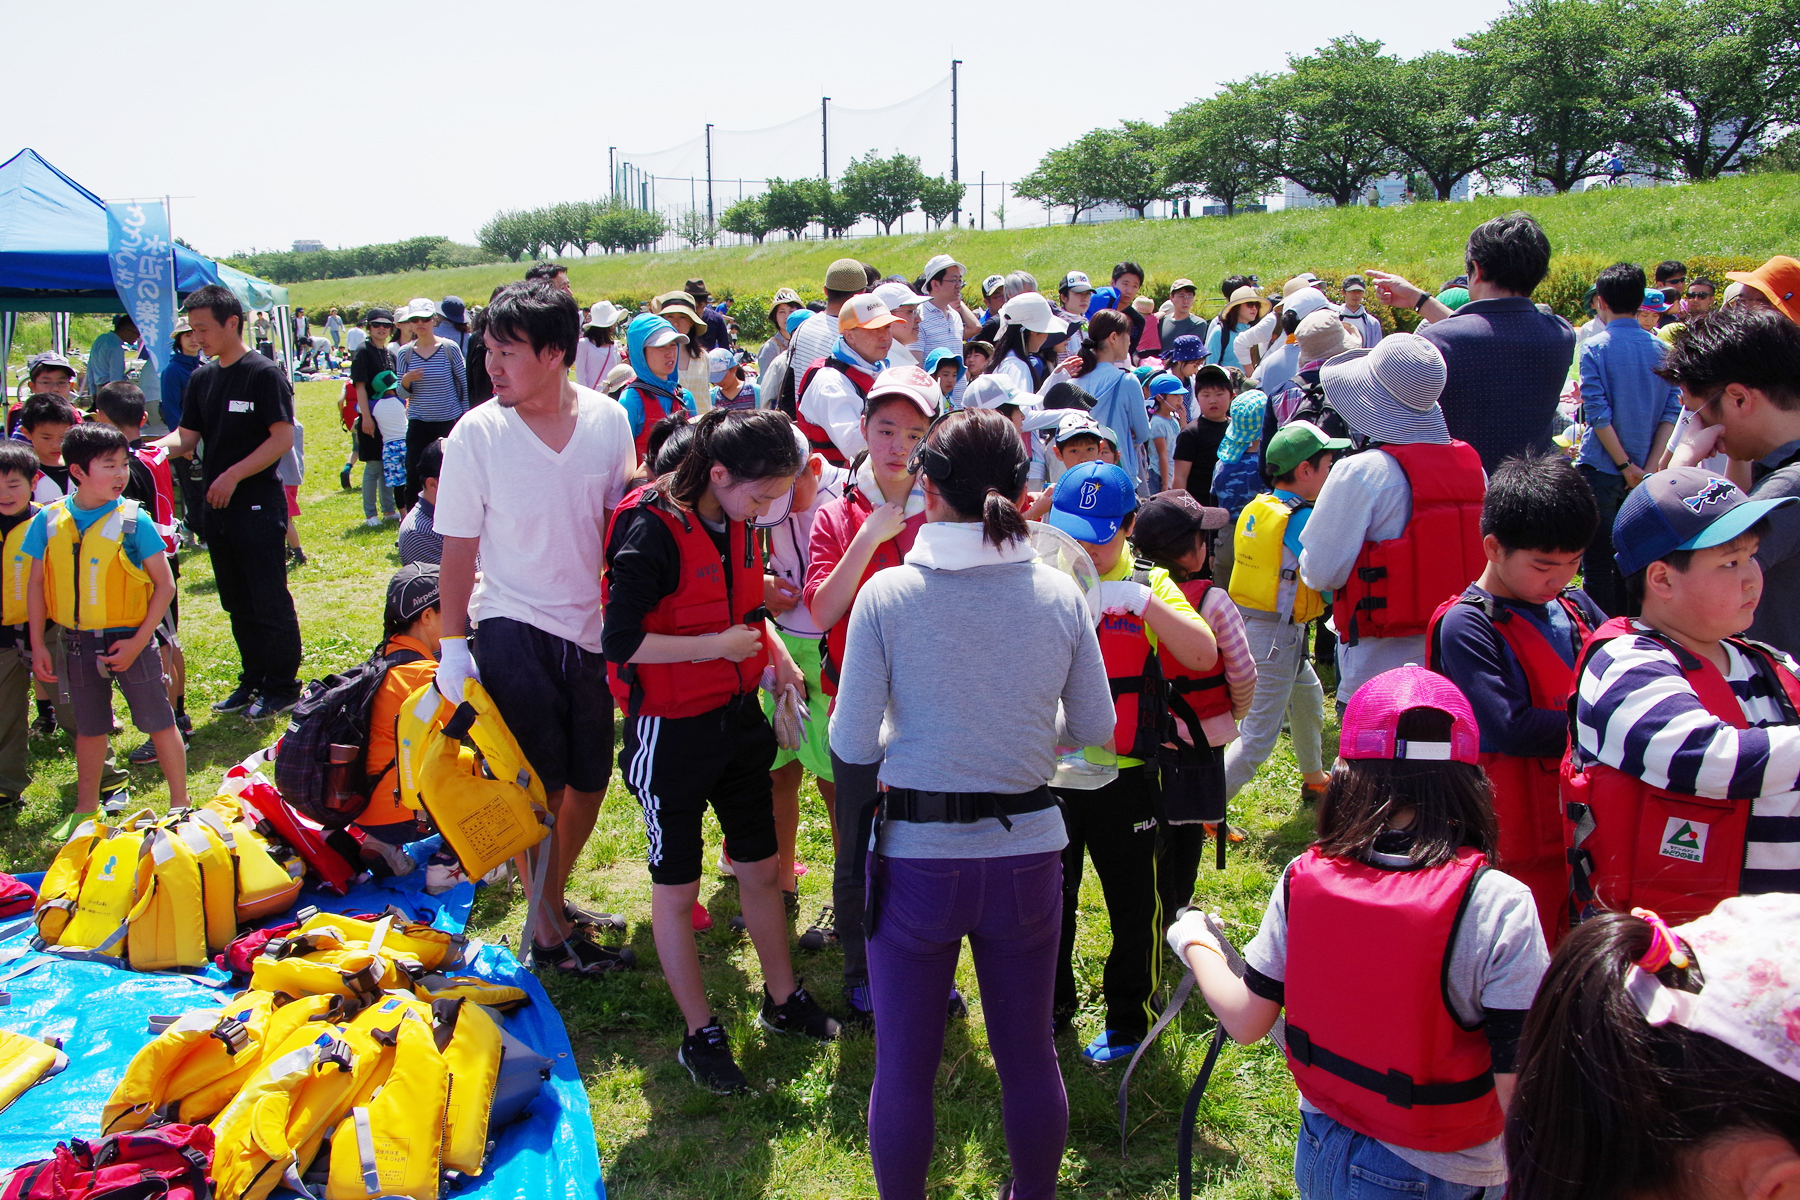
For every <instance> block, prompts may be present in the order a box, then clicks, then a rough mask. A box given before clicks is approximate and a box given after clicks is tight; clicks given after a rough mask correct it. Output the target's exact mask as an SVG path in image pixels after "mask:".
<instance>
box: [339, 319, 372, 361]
mask: <svg viewBox="0 0 1800 1200" xmlns="http://www.w3.org/2000/svg"><path fill="white" fill-rule="evenodd" d="M368 340H369V335H368V333H367V332H365V331H364V329H363V327H362V326H361V325H352V326H351V327H350V328H349V329H348V330H347V331H346V332H345V333H344V349H346V350H348V351H349V352H350V353H352V354H355V353H356V352H357V351H358V350H361V349H362V348H363V343H364V342H366V341H368Z"/></svg>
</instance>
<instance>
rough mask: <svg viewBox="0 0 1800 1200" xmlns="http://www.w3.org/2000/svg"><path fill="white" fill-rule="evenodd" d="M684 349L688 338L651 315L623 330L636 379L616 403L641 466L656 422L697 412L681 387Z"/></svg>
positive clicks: (641, 315)
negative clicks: (628, 425)
mask: <svg viewBox="0 0 1800 1200" xmlns="http://www.w3.org/2000/svg"><path fill="white" fill-rule="evenodd" d="M685 345H687V338H686V337H685V336H684V335H682V334H680V333H677V332H676V331H675V327H674V326H673V325H671V324H669V323H668V322H667V321H665V320H664V319H663V318H661V317H659V316H656V315H655V314H654V313H639V314H638V315H637V316H635V317H633V318H631V323H630V324H628V325H627V326H625V357H626V361H628V362H629V363H630V364H631V369H632V370H633V371H635V372H636V373H637V376H636V378H634V379H633V380H632V381H631V382H630V383H629V384H628V385H626V387H625V390H624V391H622V392H620V393H619V403H620V404H622V405H624V406H625V416H626V417H627V418H629V419H630V421H631V436H632V438H633V439H634V440H635V441H636V443H637V456H638V462H639V463H640V464H642V463H643V462H644V461H645V460H646V459H647V458H648V457H649V444H648V443H649V440H650V431H651V430H652V429H654V428H655V427H656V425H657V423H658V422H659V421H661V420H662V419H663V418H664V417H668V416H673V415H674V414H675V413H676V412H678V411H683V410H685V411H686V413H687V415H688V416H690V417H692V416H693V415H694V414H695V412H696V411H697V410H696V408H695V403H694V395H693V393H692V392H690V391H688V390H687V389H686V388H684V387H682V386H681V376H680V374H679V371H680V360H681V348H682V347H683V346H685Z"/></svg>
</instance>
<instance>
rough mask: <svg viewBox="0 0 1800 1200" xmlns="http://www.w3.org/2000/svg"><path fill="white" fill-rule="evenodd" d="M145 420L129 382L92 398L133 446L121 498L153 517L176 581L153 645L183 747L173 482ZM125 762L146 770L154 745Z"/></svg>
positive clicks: (186, 725)
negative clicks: (128, 479)
mask: <svg viewBox="0 0 1800 1200" xmlns="http://www.w3.org/2000/svg"><path fill="white" fill-rule="evenodd" d="M148 417H149V407H148V405H147V404H146V403H145V401H144V393H143V392H142V391H140V390H139V389H138V386H137V384H135V383H131V382H130V381H128V380H123V379H115V380H114V381H113V382H111V383H109V384H107V385H106V386H104V387H102V388H101V389H100V394H99V395H98V396H96V397H95V399H94V412H93V419H94V420H96V421H99V422H100V423H101V424H103V425H111V426H112V427H113V428H114V429H117V430H118V431H119V432H120V433H122V434H124V435H125V440H126V441H127V442H129V443H131V461H130V462H129V463H128V464H127V465H128V466H129V467H130V468H131V482H129V483H127V484H126V485H125V498H126V499H127V500H136V501H137V502H138V503H139V504H141V505H143V506H144V512H145V513H146V514H150V515H152V517H153V520H154V522H155V524H156V532H158V533H160V534H161V535H162V540H163V549H164V550H165V551H166V552H167V554H168V556H169V573H170V574H171V575H173V576H174V578H175V586H176V595H175V598H174V599H173V600H170V601H169V611H168V613H167V614H166V615H164V617H163V623H162V627H161V628H160V629H158V630H157V641H158V643H159V644H160V652H161V654H162V664H163V678H164V679H165V680H166V681H167V686H168V691H169V703H170V704H172V705H174V706H175V724H176V726H177V727H178V728H179V729H180V730H181V744H182V745H184V746H185V745H187V744H188V743H189V741H190V740H191V739H192V737H193V733H194V723H193V721H192V720H190V719H189V718H188V714H187V656H186V655H185V654H183V653H182V650H181V634H180V626H181V612H180V608H181V595H180V588H181V560H180V558H179V557H178V556H177V554H176V549H177V544H176V540H175V479H174V476H173V475H172V474H171V473H170V470H169V452H168V451H167V450H165V449H163V448H162V447H160V446H146V445H145V444H144V437H143V434H144V422H145V421H146V420H147V419H148ZM128 757H129V759H130V761H131V763H132V765H133V766H148V765H149V764H150V763H153V762H155V761H156V743H155V742H152V741H149V740H147V739H146V740H145V742H144V743H143V744H142V745H141V746H139V747H138V748H137V749H135V750H133V751H132V752H131V754H130V755H129V756H128Z"/></svg>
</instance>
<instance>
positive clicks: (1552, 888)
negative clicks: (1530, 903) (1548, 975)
mask: <svg viewBox="0 0 1800 1200" xmlns="http://www.w3.org/2000/svg"><path fill="white" fill-rule="evenodd" d="M1556 603H1558V604H1560V605H1561V606H1562V609H1563V612H1565V613H1567V614H1568V617H1569V621H1570V622H1571V623H1572V624H1573V626H1574V628H1575V631H1576V635H1577V636H1578V637H1579V638H1581V639H1583V640H1585V639H1586V638H1587V636H1588V634H1589V633H1590V632H1591V631H1590V630H1589V629H1588V625H1587V621H1586V620H1585V619H1584V618H1583V617H1582V615H1581V608H1580V606H1579V605H1577V604H1576V603H1575V602H1574V601H1573V600H1570V599H1569V598H1568V597H1567V596H1558V597H1557V598H1556ZM1458 604H1467V605H1470V606H1471V607H1473V608H1478V609H1480V610H1481V611H1482V612H1483V613H1485V614H1486V615H1487V618H1488V620H1489V622H1490V623H1492V625H1493V626H1494V629H1495V630H1496V631H1497V632H1498V633H1499V634H1500V637H1501V638H1502V639H1503V640H1504V641H1505V642H1506V646H1507V649H1509V650H1511V651H1512V654H1513V658H1515V659H1516V660H1518V663H1519V666H1520V667H1521V668H1522V669H1523V670H1524V672H1525V678H1526V680H1527V681H1528V682H1529V684H1530V687H1531V706H1532V707H1533V708H1545V709H1550V710H1552V711H1554V712H1556V713H1558V714H1567V712H1568V710H1569V695H1570V693H1572V692H1573V691H1574V690H1575V668H1574V667H1572V666H1570V665H1569V664H1568V663H1566V662H1564V661H1563V658H1562V655H1560V654H1558V653H1557V652H1556V648H1555V647H1553V646H1552V645H1551V644H1550V642H1549V640H1548V639H1547V638H1545V637H1544V635H1543V632H1542V631H1541V630H1539V629H1538V627H1537V625H1536V623H1535V622H1533V621H1530V620H1528V619H1526V618H1523V617H1519V616H1517V615H1516V614H1515V613H1513V612H1512V611H1511V610H1510V609H1508V608H1506V607H1504V606H1503V605H1500V604H1496V603H1494V602H1492V601H1491V600H1489V599H1488V598H1487V597H1485V596H1481V595H1476V594H1474V593H1471V592H1464V593H1463V594H1462V595H1461V596H1458V597H1457V598H1456V599H1454V600H1446V601H1444V603H1442V604H1440V605H1439V606H1438V610H1437V611H1436V612H1435V613H1433V614H1432V615H1431V632H1430V636H1429V638H1428V640H1427V645H1428V651H1427V653H1428V654H1429V656H1430V657H1429V661H1430V664H1431V669H1432V670H1434V671H1436V672H1438V673H1439V674H1440V675H1441V674H1443V673H1444V666H1443V655H1442V651H1441V649H1440V647H1439V644H1438V636H1439V635H1438V630H1439V628H1440V627H1441V626H1442V624H1443V620H1444V614H1445V613H1447V612H1449V611H1450V610H1451V609H1452V608H1454V607H1456V606H1457V605H1458ZM1481 769H1482V770H1484V771H1486V772H1487V777H1488V781H1489V782H1490V783H1492V784H1493V786H1494V821H1495V823H1496V824H1497V825H1498V826H1499V834H1500V836H1499V842H1498V844H1497V845H1496V846H1495V848H1494V851H1495V857H1496V864H1495V865H1497V866H1498V867H1499V868H1500V869H1501V870H1502V871H1505V872H1506V873H1507V874H1508V875H1511V876H1512V877H1513V878H1514V879H1517V880H1518V881H1519V882H1520V883H1523V884H1524V885H1525V886H1526V887H1528V888H1530V889H1531V895H1532V899H1534V900H1536V901H1537V910H1538V920H1539V922H1540V923H1542V925H1543V929H1544V940H1545V941H1546V942H1548V943H1549V944H1550V946H1551V947H1552V948H1554V947H1555V946H1556V944H1557V943H1558V942H1559V941H1561V940H1562V937H1563V935H1564V934H1565V933H1567V932H1568V931H1569V852H1570V851H1571V850H1572V849H1574V846H1575V841H1574V832H1575V831H1574V827H1573V826H1571V825H1570V824H1569V821H1568V817H1567V816H1566V815H1565V814H1564V812H1563V805H1562V756H1561V755H1557V756H1556V757H1554V758H1517V757H1514V756H1513V755H1510V754H1483V755H1482V756H1481Z"/></svg>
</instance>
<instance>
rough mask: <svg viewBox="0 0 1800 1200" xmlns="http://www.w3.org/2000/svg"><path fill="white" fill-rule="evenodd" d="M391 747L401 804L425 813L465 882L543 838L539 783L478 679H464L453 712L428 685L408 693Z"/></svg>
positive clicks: (545, 808)
mask: <svg viewBox="0 0 1800 1200" xmlns="http://www.w3.org/2000/svg"><path fill="white" fill-rule="evenodd" d="M465 737H466V738H468V739H469V740H470V741H473V742H474V743H475V749H474V750H470V749H469V748H468V747H466V746H464V745H463V742H462V739H463V738H465ZM396 741H397V757H398V760H399V763H400V792H401V800H402V802H403V803H405V804H407V805H408V806H409V807H414V808H417V807H420V806H423V807H424V809H425V811H426V812H428V813H430V814H431V819H432V822H433V823H434V824H435V825H436V826H437V827H438V830H439V832H441V833H442V834H443V835H444V841H445V842H446V843H447V844H448V845H449V847H450V849H451V851H452V852H454V853H455V855H456V857H457V859H458V860H459V861H460V862H461V863H462V868H463V870H464V871H465V872H467V873H468V875H469V877H470V878H476V877H479V876H482V875H486V874H487V873H488V872H489V871H492V870H493V869H494V868H495V867H497V866H499V865H500V864H501V863H503V862H506V861H507V860H508V859H510V858H512V857H513V856H514V855H516V854H520V853H523V852H524V851H525V850H528V849H530V848H531V847H532V846H535V845H537V844H538V843H539V842H541V841H542V840H543V839H544V838H545V836H547V835H548V834H549V832H550V828H549V825H548V824H547V823H546V820H545V818H546V817H547V816H548V811H549V810H548V805H547V803H546V801H545V798H544V785H543V781H542V780H540V779H539V778H538V776H537V773H536V772H534V771H533V770H532V769H531V765H530V764H529V763H528V762H526V760H525V753H524V751H522V750H521V749H519V743H518V742H517V741H516V740H515V739H514V738H513V735H512V731H511V730H509V729H508V728H507V727H506V723H505V722H504V721H502V720H501V719H500V713H499V710H498V709H496V708H495V707H494V702H493V700H492V699H491V698H490V697H489V696H488V694H487V691H486V690H485V689H484V688H483V687H482V686H481V683H480V681H479V680H474V679H470V680H467V681H465V683H464V686H463V703H462V704H461V705H458V706H457V707H456V708H455V709H453V710H452V709H450V708H449V706H448V705H447V704H444V703H443V702H442V698H441V697H440V696H439V694H438V692H437V685H436V684H435V683H430V684H426V685H425V686H423V687H421V688H420V689H419V690H418V691H416V692H414V693H413V694H412V695H411V696H409V697H408V698H407V701H406V703H405V704H404V705H402V706H401V709H400V718H399V725H398V728H397V730H396Z"/></svg>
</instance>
